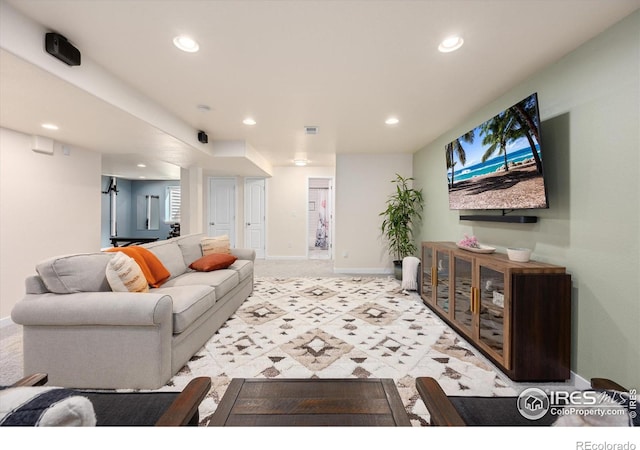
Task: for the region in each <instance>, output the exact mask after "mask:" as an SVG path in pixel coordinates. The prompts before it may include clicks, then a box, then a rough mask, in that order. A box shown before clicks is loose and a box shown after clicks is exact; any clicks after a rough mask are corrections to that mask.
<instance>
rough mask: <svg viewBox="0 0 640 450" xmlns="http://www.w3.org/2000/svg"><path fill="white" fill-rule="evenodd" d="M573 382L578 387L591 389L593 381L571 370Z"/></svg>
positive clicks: (571, 380)
mask: <svg viewBox="0 0 640 450" xmlns="http://www.w3.org/2000/svg"><path fill="white" fill-rule="evenodd" d="M570 382H571V384H573V385H574V386H575V387H576V388H578V389H581V390H582V389H589V388H590V387H591V381H590V380H587V379H586V378H583V377H581V376H580V375H578V374H577V373H575V372H574V371H573V370H572V371H571V379H570Z"/></svg>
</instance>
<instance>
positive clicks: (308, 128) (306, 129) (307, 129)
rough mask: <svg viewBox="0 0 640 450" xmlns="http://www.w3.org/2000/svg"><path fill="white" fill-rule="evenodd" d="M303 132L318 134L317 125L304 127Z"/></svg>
mask: <svg viewBox="0 0 640 450" xmlns="http://www.w3.org/2000/svg"><path fill="white" fill-rule="evenodd" d="M304 134H318V127H304Z"/></svg>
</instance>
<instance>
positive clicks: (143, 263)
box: [105, 245, 171, 287]
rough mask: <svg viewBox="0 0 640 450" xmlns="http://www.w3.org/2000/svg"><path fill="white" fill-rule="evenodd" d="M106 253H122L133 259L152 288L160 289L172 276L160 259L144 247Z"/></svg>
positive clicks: (112, 250) (129, 247)
mask: <svg viewBox="0 0 640 450" xmlns="http://www.w3.org/2000/svg"><path fill="white" fill-rule="evenodd" d="M105 251H107V252H121V253H124V254H125V255H127V256H130V257H131V258H133V259H134V260H135V261H136V263H138V266H140V269H141V270H142V273H143V274H144V277H145V278H146V280H147V283H149V285H150V286H151V287H160V286H161V285H162V283H164V282H165V281H167V280H168V279H169V277H170V276H171V274H170V273H169V271H168V270H167V268H166V267H165V266H164V264H162V262H161V261H160V259H158V257H157V256H156V255H154V254H153V252H151V251H150V250H148V249H146V248H144V247H140V246H138V245H131V246H128V247H113V248H109V249H107V250H105Z"/></svg>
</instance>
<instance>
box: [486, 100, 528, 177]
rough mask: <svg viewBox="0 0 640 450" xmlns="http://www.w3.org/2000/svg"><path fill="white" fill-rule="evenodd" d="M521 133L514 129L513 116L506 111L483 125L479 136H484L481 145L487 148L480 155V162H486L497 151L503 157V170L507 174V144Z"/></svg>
mask: <svg viewBox="0 0 640 450" xmlns="http://www.w3.org/2000/svg"><path fill="white" fill-rule="evenodd" d="M521 133H522V131H521V130H520V129H519V128H516V121H515V119H514V117H513V114H509V113H508V112H507V111H503V112H502V113H500V114H498V115H497V116H495V117H494V118H493V119H491V120H488V121H486V122H485V123H483V124H482V125H481V126H480V134H482V135H484V138H483V139H482V145H488V146H489V147H488V148H487V150H486V151H485V152H484V154H483V155H482V162H483V163H484V162H486V161H487V159H489V158H490V157H491V155H493V154H494V153H495V152H496V150H497V151H498V154H499V155H504V170H505V171H506V172H508V171H509V164H508V162H507V144H508V143H509V142H511V141H513V140H515V139H517V138H519V137H521V136H522V134H521Z"/></svg>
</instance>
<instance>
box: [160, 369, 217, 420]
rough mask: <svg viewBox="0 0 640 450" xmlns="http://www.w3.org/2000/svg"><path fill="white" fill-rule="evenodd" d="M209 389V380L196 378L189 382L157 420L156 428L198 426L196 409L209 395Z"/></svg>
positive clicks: (207, 378)
mask: <svg viewBox="0 0 640 450" xmlns="http://www.w3.org/2000/svg"><path fill="white" fill-rule="evenodd" d="M209 389H211V378H209V377H197V378H194V379H193V380H191V381H190V382H189V384H187V386H186V387H185V388H184V389H183V390H182V392H180V394H179V395H178V397H177V398H176V399H175V400H174V401H173V403H172V404H171V406H169V408H168V409H167V410H166V411H165V412H164V414H163V415H162V417H160V419H158V421H157V422H156V426H157V427H167V426H184V425H198V423H197V421H198V407H199V406H200V403H201V402H202V400H204V398H205V397H206V395H207V394H208V393H209ZM194 422H195V423H194Z"/></svg>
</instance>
